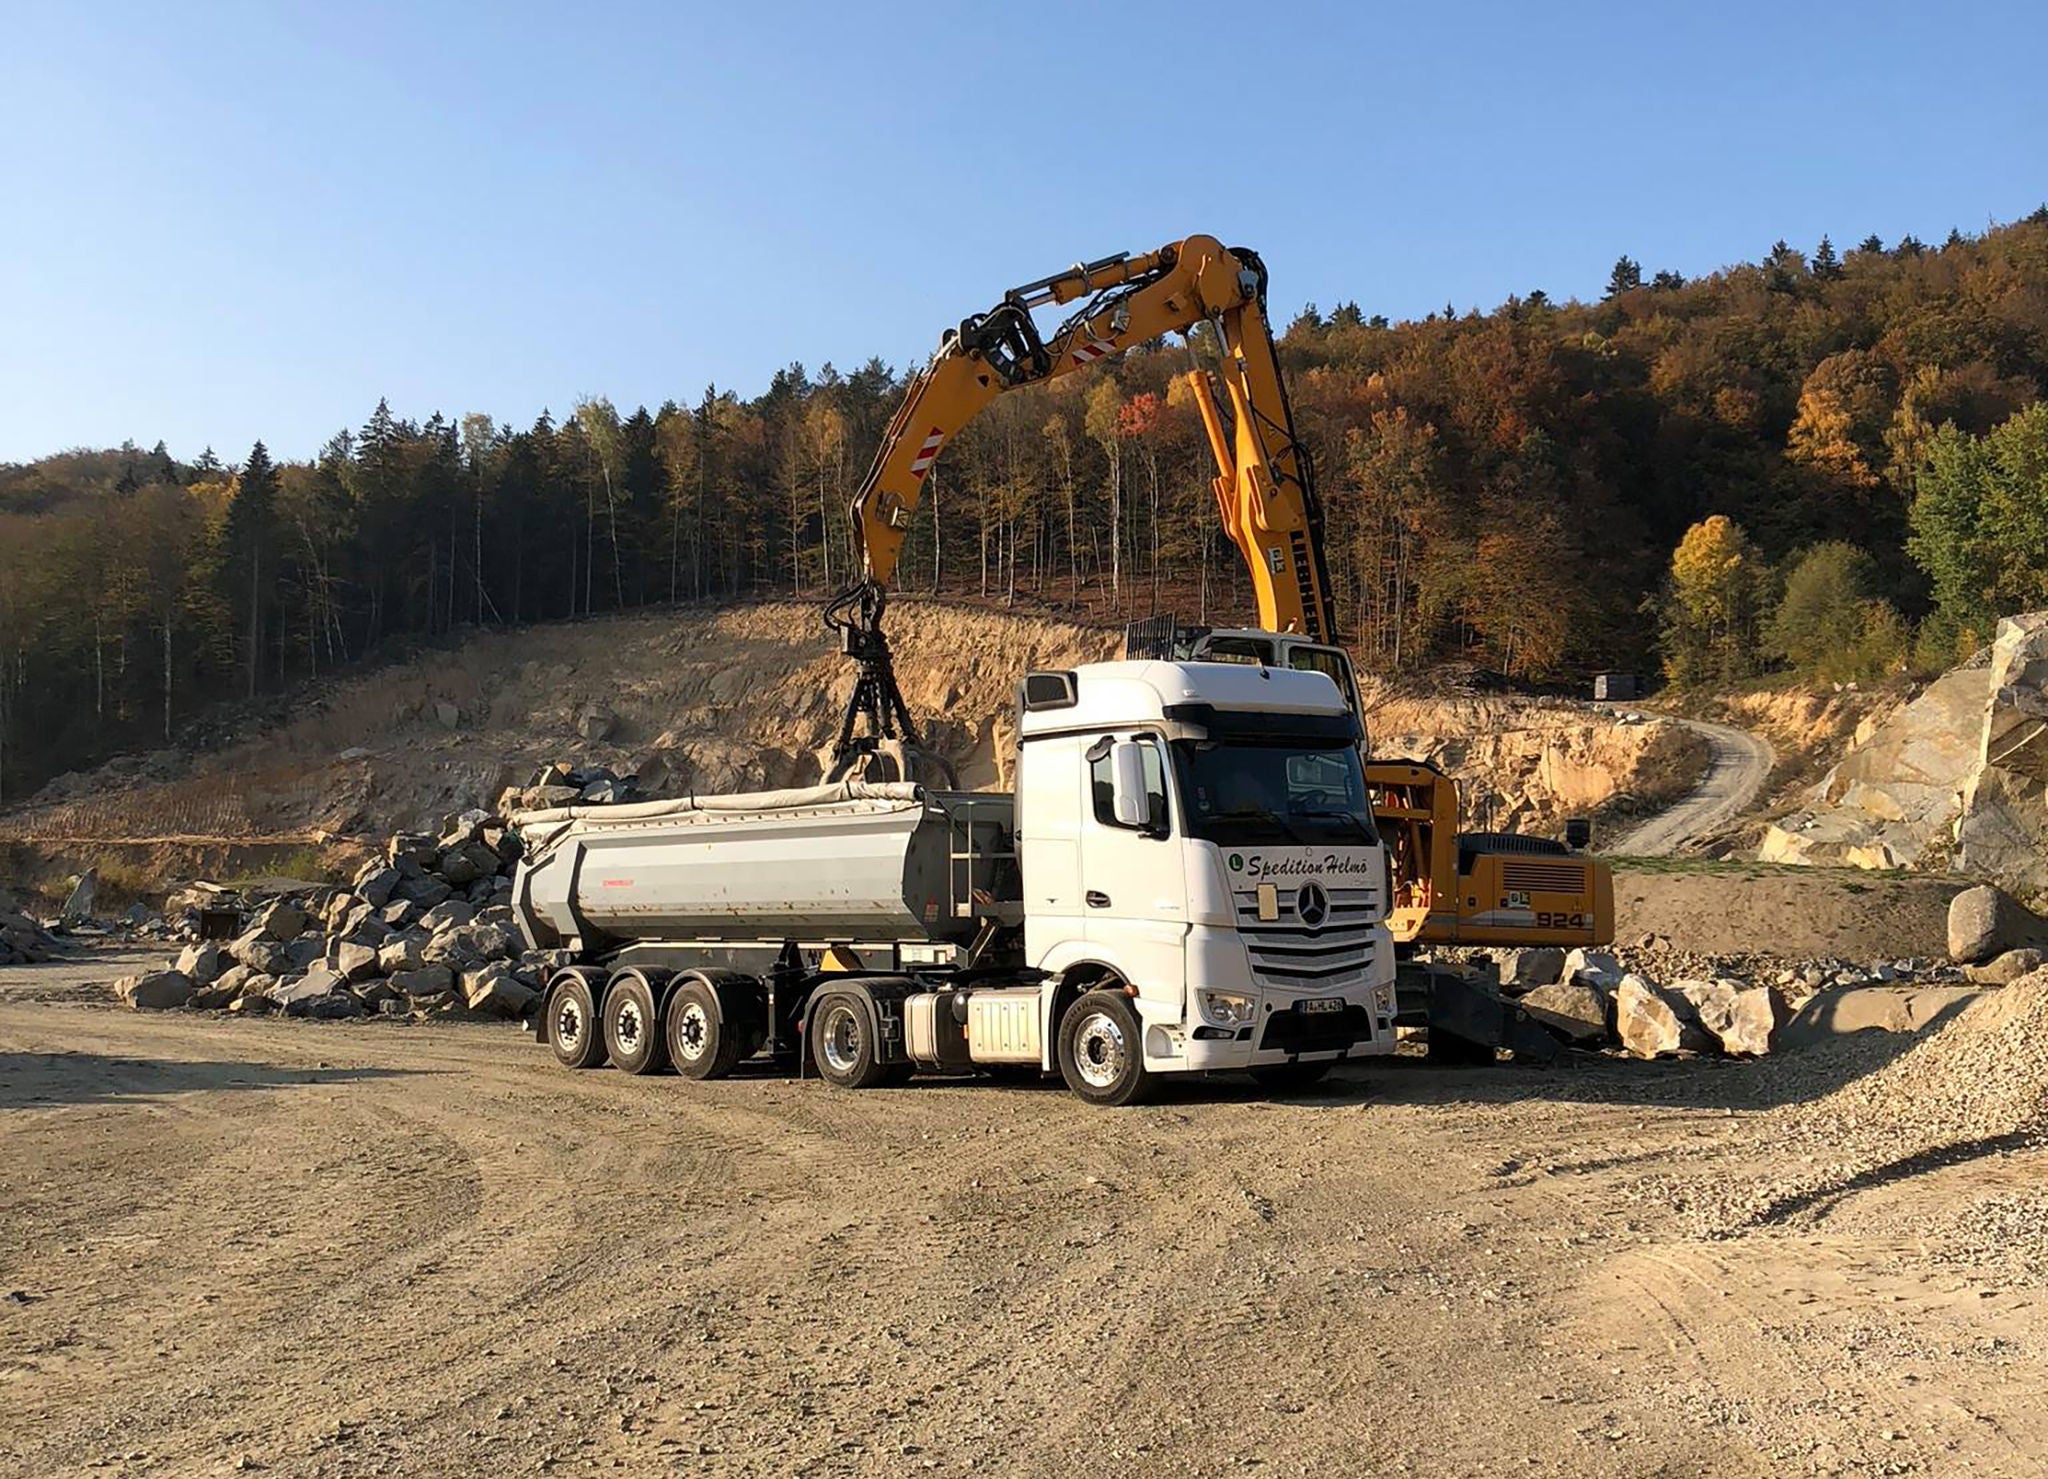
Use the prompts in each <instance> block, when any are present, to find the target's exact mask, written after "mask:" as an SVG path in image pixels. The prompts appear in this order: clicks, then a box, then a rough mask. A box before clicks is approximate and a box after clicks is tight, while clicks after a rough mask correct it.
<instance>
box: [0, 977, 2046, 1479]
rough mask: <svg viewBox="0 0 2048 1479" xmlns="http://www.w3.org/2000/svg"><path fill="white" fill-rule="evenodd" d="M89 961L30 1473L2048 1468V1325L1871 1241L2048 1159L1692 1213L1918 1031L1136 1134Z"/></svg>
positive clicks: (1310, 1104)
mask: <svg viewBox="0 0 2048 1479" xmlns="http://www.w3.org/2000/svg"><path fill="white" fill-rule="evenodd" d="M35 972H40V974H37V973H35ZM90 973H91V970H90V968H87V969H86V970H80V969H78V968H74V967H57V968H53V967H41V968H34V970H33V971H32V972H10V973H0V977H4V979H0V1126H4V1129H5V1136H6V1143H7V1150H8V1154H7V1170H6V1176H5V1194H4V1202H0V1214H4V1223H5V1229H4V1231H5V1236H4V1238H0V1351H4V1355H0V1407H4V1409H5V1411H6V1413H7V1415H8V1417H7V1421H6V1422H5V1423H4V1424H0V1473H5V1474H9V1475H13V1474H25V1475H57V1474H76V1473H80V1472H84V1471H87V1470H88V1469H91V1470H92V1471H93V1472H106V1473H115V1474H150V1475H214V1474H220V1473H224V1472H233V1471H234V1466H235V1465H237V1464H239V1463H241V1462H242V1460H244V1459H245V1458H246V1459H247V1461H248V1462H249V1463H250V1464H260V1465H262V1466H263V1468H262V1469H261V1470H260V1471H256V1470H251V1472H264V1473H270V1474H281V1475H342V1474H353V1475H361V1474H390V1475H399V1474H403V1475H423V1476H426V1475H435V1476H438V1475H449V1474H459V1473H493V1474H508V1473H530V1472H547V1473H553V1474H585V1473H619V1472H624V1473H631V1474H643V1473H659V1474H669V1473H686V1474H711V1475H727V1474H733V1475H783V1474H792V1473H809V1474H857V1475H869V1474H873V1475H883V1474H892V1475H893V1474H901V1473H906V1472H925V1471H935V1472H940V1473H966V1472H974V1473H978V1474H1019V1475H1023V1474H1033V1475H1042V1474H1063V1473H1074V1472H1080V1471H1082V1470H1084V1469H1090V1468H1094V1469H1103V1470H1109V1471H1117V1472H1128V1473H1134V1474H1146V1475H1155V1474H1158V1475H1196V1474H1200V1475H1212V1474H1218V1473H1231V1472H1239V1471H1245V1472H1259V1473H1264V1474H1279V1475H1293V1474H1307V1473H1366V1472H1407V1473H1424V1474H1445V1475H1452V1474H1456V1475H1468V1474H1481V1473H1515V1474H1526V1473H1538V1474H1546V1473H1547V1474H1617V1475H1619V1474H1650V1473H1657V1474H1713V1475H1720V1474H1730V1475H1734V1474H1757V1473H1765V1472H1770V1473H1779V1472H1806V1471H1817V1472H1830V1473H1835V1472H1857V1473H1863V1472H1868V1473H1880V1472H1883V1473H1914V1472H1941V1473H1957V1472H1970V1471H1975V1472H1982V1473H2012V1472H2017V1471H2020V1470H2022V1469H2024V1467H2025V1466H2026V1464H2027V1463H2029V1462H2031V1461H2032V1460H2031V1459H2030V1458H2029V1457H2028V1455H2038V1454H2039V1453H2040V1452H2041V1451H2042V1444H2043V1443H2044V1442H2048V1412H2044V1410H2043V1408H2042V1406H2041V1404H2040V1403H2039V1402H2038V1400H2037V1397H2036V1395H2035V1394H2037V1393H2038V1392H2039V1390H2040V1389H2041V1386H2042V1381H2043V1378H2044V1376H2048V1371H2044V1357H2048V1335H2044V1329H2048V1320H2043V1318H2042V1313H2043V1306H2042V1304H2041V1294H2040V1291H2038V1290H2036V1289H2034V1288H2031V1287H2027V1286H2025V1285H2024V1284H2012V1285H2006V1286H1999V1285H1997V1284H1995V1283H1991V1282H1987V1280H1988V1277H1989V1276H1987V1275H1986V1274H1984V1273H1982V1272H1981V1271H1972V1270H1969V1269H1958V1268H1957V1267H1955V1266H1952V1265H1948V1264H1943V1263H1938V1262H1934V1261H1932V1260H1931V1259H1930V1258H1929V1257H1927V1256H1925V1255H1926V1254H1927V1253H1928V1251H1929V1250H1927V1249H1924V1248H1920V1249H1916V1248H1914V1247H1912V1246H1910V1245H1901V1244H1899V1243H1898V1242H1897V1240H1896V1238H1894V1239H1893V1240H1891V1241H1888V1242H1880V1241H1873V1240H1872V1239H1871V1238H1870V1237H1867V1236H1864V1235H1862V1234H1861V1233H1859V1226H1860V1217H1859V1214H1860V1213H1861V1212H1862V1211H1863V1210H1865V1209H1866V1208H1867V1207H1869V1206H1870V1205H1872V1204H1873V1203H1877V1202H1884V1201H1887V1200H1888V1201H1889V1202H1890V1203H1893V1204H1903V1209H1904V1215H1905V1223H1904V1224H1902V1223H1901V1221H1900V1218H1898V1217H1893V1218H1891V1219H1889V1220H1888V1221H1887V1222H1886V1224H1885V1225H1888V1226H1898V1225H1910V1222H1911V1214H1912V1212H1913V1210H1914V1208H1913V1200H1914V1199H1915V1198H1919V1199H1922V1200H1924V1201H1926V1203H1927V1204H1928V1205H1929V1206H1935V1205H1939V1204H1941V1203H1942V1202H1943V1201H1944V1199H1947V1198H1951V1197H1953V1196H1954V1195H1956V1194H1957V1193H1958V1191H1959V1190H1961V1189H1966V1188H1968V1187H1969V1186H1970V1185H1972V1184H1973V1182H1972V1180H1971V1178H1973V1177H1974V1178H1978V1179H1979V1180H1981V1179H1982V1178H1987V1177H1989V1178H1996V1177H2000V1176H2002V1177H2005V1178H2007V1179H2009V1180H2010V1179H2024V1178H2026V1177H2028V1176H2032V1177H2036V1178H2038V1177H2039V1176H2040V1174H2041V1172H2042V1171H2043V1170H2044V1169H2048V1166H2044V1164H2043V1160H2044V1157H2043V1155H2042V1153H2039V1152H2032V1153H2028V1154H2026V1155H2020V1156H2012V1157H2003V1158H1998V1159H1989V1160H1983V1161H1979V1162H1975V1163H1972V1164H1968V1165H1960V1166H1953V1167H1947V1168H1937V1169H1934V1170H1931V1171H1928V1172H1926V1173H1925V1174H1923V1175H1920V1176H1918V1177H1914V1178H1903V1179H1901V1180H1898V1181H1897V1182H1894V1183H1890V1184H1876V1185H1871V1186H1868V1187H1864V1188H1860V1189H1854V1190H1853V1191H1851V1190H1844V1191H1843V1193H1842V1200H1841V1201H1840V1205H1839V1208H1838V1209H1837V1210H1836V1211H1835V1212H1834V1213H1833V1214H1832V1215H1828V1216H1825V1217H1823V1218H1822V1219H1821V1220H1820V1221H1818V1223H1815V1222H1813V1221H1812V1220H1811V1219H1809V1220H1808V1221H1807V1223H1806V1224H1805V1225H1803V1226H1801V1227H1799V1228H1798V1230H1797V1233H1796V1235H1795V1234H1794V1232H1793V1230H1792V1229H1791V1228H1773V1227H1761V1228H1758V1229H1755V1230H1752V1231H1751V1232H1749V1233H1748V1234H1747V1235H1746V1236H1744V1237H1742V1238H1741V1239H1739V1240H1738V1241H1733V1242H1702V1241H1697V1240H1696V1239H1694V1238H1691V1237H1689V1236H1688V1235H1687V1234H1686V1232H1685V1231H1684V1220H1683V1214H1682V1209H1681V1208H1679V1207H1678V1206H1676V1205H1675V1199H1674V1197H1673V1196H1672V1194H1671V1193H1670V1191H1669V1189H1668V1188H1669V1187H1670V1186H1672V1185H1678V1186H1683V1185H1684V1184H1686V1182H1687V1181H1688V1179H1689V1178H1690V1177H1691V1176H1693V1175H1694V1174H1705V1173H1706V1172H1707V1171H1708V1170H1710V1169H1714V1168H1719V1169H1723V1170H1725V1169H1726V1166H1727V1164H1728V1163H1729V1161H1730V1158H1731V1157H1737V1156H1739V1154H1740V1148H1741V1146H1743V1145H1744V1144H1746V1143H1747V1133H1746V1131H1747V1126H1748V1124H1749V1123H1750V1122H1751V1121H1752V1120H1753V1119H1754V1118H1756V1117H1758V1116H1760V1115H1764V1114H1767V1113H1768V1112H1770V1107H1771V1106H1773V1105H1777V1104H1781V1103H1784V1102H1788V1101H1791V1100H1795V1099H1800V1098H1804V1097H1807V1096H1810V1095H1813V1094H1816V1093H1819V1092H1822V1091H1823V1090H1824V1089H1826V1088H1827V1087H1829V1086H1830V1084H1831V1083H1832V1082H1834V1081H1838V1080H1839V1079H1840V1078H1841V1077H1842V1076H1844V1075H1847V1074H1850V1073H1854V1072H1860V1071H1864V1070H1867V1068H1868V1067H1870V1066H1871V1063H1872V1061H1873V1060H1872V1058H1871V1053H1872V1051H1873V1050H1872V1049H1871V1048H1869V1047H1868V1046H1867V1045H1862V1046H1859V1047H1858V1049H1857V1053H1847V1051H1846V1049H1845V1050H1844V1055H1843V1056H1840V1057H1836V1058H1816V1057H1812V1056H1809V1057H1806V1058H1802V1059H1790V1058H1788V1059H1783V1060H1777V1061H1766V1062H1764V1063H1760V1064H1752V1065H1728V1064H1707V1063H1696V1064H1685V1065H1623V1064H1615V1063H1608V1062H1604V1061H1593V1062H1587V1063H1582V1064H1579V1065H1577V1066H1573V1067H1569V1068H1566V1069H1561V1070H1551V1071H1534V1070H1526V1069H1519V1070H1518V1069H1512V1068H1505V1067H1503V1068H1499V1069H1493V1070H1483V1071H1449V1070H1439V1069H1433V1068H1431V1067H1429V1066H1428V1065H1427V1064H1425V1063H1423V1062H1421V1061H1419V1060H1412V1059H1403V1060H1398V1061H1394V1062H1390V1063H1382V1064H1379V1065H1376V1066H1372V1067H1369V1068H1364V1069H1358V1070H1351V1071H1348V1072H1346V1073H1345V1074H1344V1075H1343V1076H1342V1077H1341V1078H1339V1079H1337V1080H1335V1081H1334V1082H1333V1084H1332V1085H1331V1087H1330V1088H1329V1089H1328V1090H1327V1091H1323V1092H1318V1093H1316V1094H1315V1095H1313V1096H1308V1097H1303V1098H1300V1099H1296V1100H1293V1101H1289V1102H1267V1101H1265V1100H1263V1099H1261V1098H1260V1097H1258V1096H1257V1095H1255V1094H1254V1093H1253V1092H1252V1091H1251V1089H1250V1088H1249V1086H1248V1085H1243V1084H1237V1083H1231V1082H1227V1081H1223V1080H1218V1081H1215V1082H1212V1083H1208V1084H1199V1085H1190V1086H1188V1087H1186V1088H1184V1089H1181V1090H1179V1091H1178V1092H1176V1093H1175V1094H1174V1095H1173V1096H1172V1097H1171V1098H1170V1099H1169V1100H1168V1101H1167V1102H1165V1103H1162V1104H1157V1105H1153V1106H1150V1107H1146V1108H1143V1109H1138V1110H1133V1111H1126V1112H1120V1113H1105V1112H1098V1111H1090V1110H1087V1109H1085V1108H1083V1107H1082V1106H1080V1105H1079V1104H1078V1103H1076V1102H1075V1101H1074V1100H1072V1099H1071V1098H1070V1097H1069V1096H1067V1095H1066V1094H1065V1093H1064V1092H1062V1091H1059V1090H1055V1089H1036V1088H1029V1087H995V1086H981V1085H976V1086H965V1085H954V1084H947V1083H943V1082H937V1083H932V1084H929V1085H924V1086H919V1085H913V1086H911V1087H909V1088H905V1089H900V1090H895V1091H876V1092H871V1093H868V1094H847V1093H842V1092H835V1091H831V1090H828V1089H826V1088H825V1087H823V1086H821V1085H819V1084H817V1083H815V1082H809V1083H796V1082H789V1081H783V1080H776V1079H763V1078H741V1079H735V1080H731V1081H727V1082H724V1083H719V1084H708V1085H707V1084H692V1083H685V1082H683V1081H680V1080H677V1079H674V1078H654V1079H633V1078H628V1077H625V1076H623V1075H620V1074H618V1073H615V1072H611V1071H602V1072H596V1073H589V1074H583V1075H574V1074H570V1073H568V1072H566V1071H565V1070H562V1069H559V1068H557V1067H555V1066H554V1065H553V1064H552V1062H551V1061H548V1060H547V1059H545V1058H544V1057H543V1056H542V1055H541V1054H540V1053H539V1052H538V1051H537V1050H535V1049H534V1048H532V1047H531V1046H530V1045H529V1044H528V1043H527V1041H526V1040H525V1039H524V1038H523V1037H521V1036H520V1035H519V1034H518V1033H517V1032H516V1031H513V1030H510V1029H507V1028H502V1027H484V1026H464V1025H455V1024H439V1025H434V1026H419V1027H404V1026H398V1025H394V1024H388V1023H368V1024H360V1025H348V1024H314V1023H303V1022H282V1021H267V1022H244V1021H235V1020H228V1019H223V1018H209V1017H194V1016H190V1015H185V1014H177V1015H164V1016H148V1015H139V1014H135V1013H130V1012H127V1011H124V1010H120V1009H117V1008H114V1007H111V1006H106V1005H97V1004H91V1003H89V1002H86V1001H83V1000H79V999H59V1000H48V999H28V998H29V997H30V996H42V997H48V996H51V995H56V996H58V997H64V996H65V995H66V994H67V993H66V992H64V991H62V990H55V989H54V984H53V983H59V982H62V981H64V980H67V979H76V978H79V977H81V976H84V975H87V974H90ZM70 995H71V996H73V997H74V998H76V997H77V996H78V995H80V993H75V992H74V993H70ZM1876 1051H1880V1052H1887V1053H1888V1052H1893V1051H1896V1048H1893V1047H1890V1046H1888V1045H1880V1048H1879V1049H1877V1050H1876ZM1858 1054H1860V1056H1858ZM1737 1163H1738V1164H1739V1161H1738V1162H1737ZM1894 1210H1895V1211H1896V1210H1898V1207H1897V1206H1896V1205H1895V1206H1894ZM1987 1290H1988V1291H1989V1293H1990V1294H1991V1295H1992V1296H1993V1297H1983V1296H1984V1294H1985V1292H1986V1291H1987ZM1887 1435H1890V1436H1887ZM96 1465H97V1466H99V1467H97V1468H94V1466H96Z"/></svg>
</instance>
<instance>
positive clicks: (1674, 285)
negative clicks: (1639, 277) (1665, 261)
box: [1650, 267, 1685, 293]
mask: <svg viewBox="0 0 2048 1479" xmlns="http://www.w3.org/2000/svg"><path fill="white" fill-rule="evenodd" d="M1684 286H1685V274H1683V273H1680V272H1673V271H1672V270H1671V269H1670V268H1668V267H1660V268H1658V269H1657V275H1656V276H1655V277H1653V278H1651V279H1650V288H1651V290H1652V291H1653V292H1659V293H1675V292H1677V291H1678V290H1679V289H1680V288H1682V287H1684Z"/></svg>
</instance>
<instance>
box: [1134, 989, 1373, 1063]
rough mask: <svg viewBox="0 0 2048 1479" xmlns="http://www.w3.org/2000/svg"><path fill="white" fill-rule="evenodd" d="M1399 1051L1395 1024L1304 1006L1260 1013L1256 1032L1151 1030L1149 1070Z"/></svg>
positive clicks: (1358, 1010) (1365, 1014) (1350, 1007)
mask: <svg viewBox="0 0 2048 1479" xmlns="http://www.w3.org/2000/svg"><path fill="white" fill-rule="evenodd" d="M1393 1051H1394V1024H1393V1021H1392V1019H1391V1018H1380V1017H1375V1016H1374V1015H1373V1013H1372V1011H1371V1010H1370V1009H1369V1008H1367V1007H1364V1006H1361V1005H1359V1004H1357V1003H1355V1002H1353V1003H1347V1004H1346V1005H1345V1007H1344V1009H1343V1010H1342V1011H1341V1012H1304V1011H1302V1010H1301V1009H1300V1005H1299V1003H1295V1004H1290V1005H1287V1006H1275V1007H1273V1008H1271V1009H1270V1010H1267V1011H1263V1012H1261V1013H1260V1017H1259V1021H1258V1022H1257V1023H1256V1024H1254V1025H1252V1026H1250V1027H1239V1028H1236V1029H1228V1028H1221V1027H1209V1026H1196V1027H1193V1028H1191V1029H1182V1028H1179V1027H1167V1026H1154V1027H1148V1028H1146V1030H1145V1066H1146V1067H1147V1068H1150V1069H1152V1070H1153V1071H1154V1072H1158V1073H1208V1072H1219V1073H1220V1072H1226V1071H1229V1070H1231V1069H1244V1068H1265V1067H1268V1066H1271V1065H1275V1064H1280V1063H1294V1062H1302V1063H1341V1062H1344V1061H1346V1060H1348V1059H1352V1058H1365V1057H1378V1056H1379V1055H1381V1054H1384V1053H1391V1052H1393Z"/></svg>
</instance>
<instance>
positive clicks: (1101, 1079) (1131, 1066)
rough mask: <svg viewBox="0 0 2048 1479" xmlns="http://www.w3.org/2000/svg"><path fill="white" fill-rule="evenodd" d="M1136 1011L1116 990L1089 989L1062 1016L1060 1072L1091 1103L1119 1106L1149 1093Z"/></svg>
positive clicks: (1152, 1081)
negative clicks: (1089, 990)
mask: <svg viewBox="0 0 2048 1479" xmlns="http://www.w3.org/2000/svg"><path fill="white" fill-rule="evenodd" d="M1140 1030H1141V1029H1140V1028H1139V1026H1138V1014H1137V1013H1136V1012H1135V1011H1133V1010H1132V1009H1131V1004H1130V1002H1129V1001H1128V1000H1126V999H1125V997H1124V995H1123V993H1122V992H1120V991H1091V992H1089V993H1088V994H1087V995H1085V996H1082V997H1080V998H1078V999H1077V1000H1076V1001H1075V1002H1074V1004H1073V1005H1072V1006H1070V1007H1068V1008H1067V1012H1066V1015H1065V1016H1063V1017H1061V1018H1060V1076H1061V1077H1063V1078H1064V1079H1066V1081H1067V1087H1068V1088H1070V1089H1072V1090H1073V1091H1074V1092H1075V1093H1076V1094H1077V1095H1079V1096H1080V1097H1081V1098H1082V1099H1084V1100H1086V1101H1087V1102H1088V1103H1090V1104H1101V1105H1107V1106H1109V1107H1111V1108H1120V1107H1121V1106H1123V1105H1126V1104H1142V1103H1143V1102H1144V1101H1145V1100H1147V1099H1149V1098H1151V1097H1152V1091H1153V1089H1155V1088H1156V1087H1157V1086H1158V1079H1157V1078H1156V1077H1155V1076H1154V1075H1153V1074H1152V1073H1150V1072H1148V1071H1147V1069H1146V1067H1145V1058H1144V1047H1143V1044H1142V1042H1141V1040H1140V1038H1139V1032H1140Z"/></svg>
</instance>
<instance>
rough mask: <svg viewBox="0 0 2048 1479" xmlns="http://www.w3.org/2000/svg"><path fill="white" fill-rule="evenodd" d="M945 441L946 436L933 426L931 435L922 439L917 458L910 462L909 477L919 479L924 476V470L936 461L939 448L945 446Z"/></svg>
mask: <svg viewBox="0 0 2048 1479" xmlns="http://www.w3.org/2000/svg"><path fill="white" fill-rule="evenodd" d="M945 441H946V434H945V433H944V432H943V431H940V430H939V429H938V428H937V427H936V426H934V427H933V428H932V430H931V435H930V436H928V437H926V438H925V439H924V445H923V446H922V447H920V448H918V452H917V456H916V457H915V458H914V459H913V460H912V461H911V464H910V475H911V476H912V477H914V478H921V477H923V476H924V475H925V472H926V470H927V469H929V468H930V467H931V465H932V463H934V462H935V461H937V460H938V456H939V448H940V447H941V446H943V445H944V444H945Z"/></svg>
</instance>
